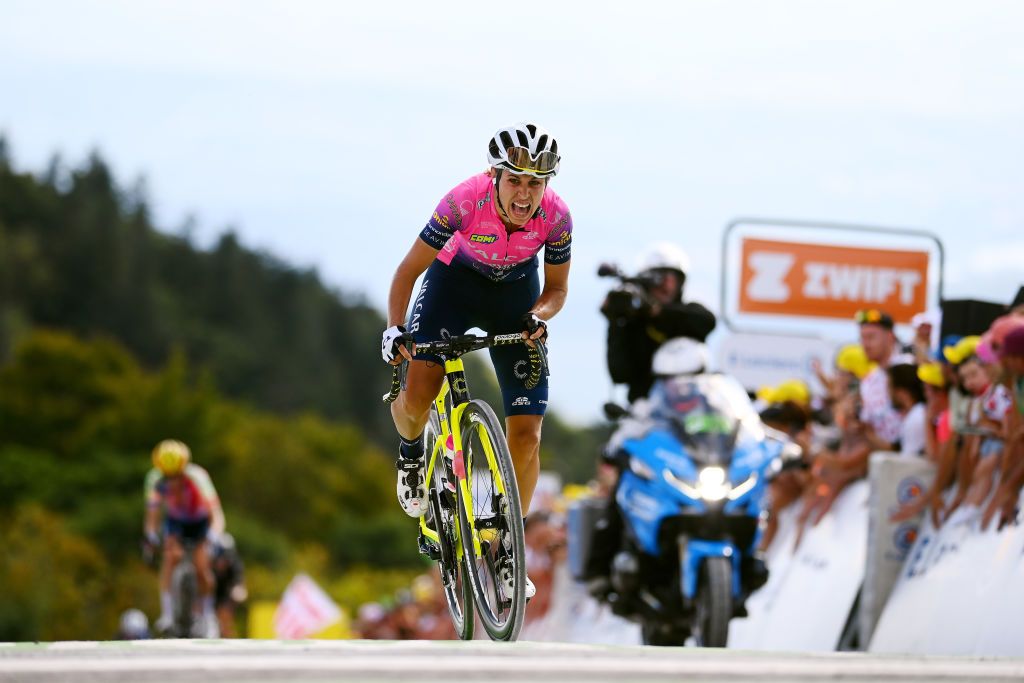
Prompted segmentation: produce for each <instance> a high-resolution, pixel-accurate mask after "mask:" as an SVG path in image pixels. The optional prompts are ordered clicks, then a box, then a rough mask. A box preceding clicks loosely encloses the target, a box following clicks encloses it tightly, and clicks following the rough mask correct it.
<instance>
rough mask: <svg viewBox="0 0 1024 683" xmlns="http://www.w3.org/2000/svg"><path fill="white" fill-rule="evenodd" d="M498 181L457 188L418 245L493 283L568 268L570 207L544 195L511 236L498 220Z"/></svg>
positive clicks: (479, 178) (484, 178)
mask: <svg viewBox="0 0 1024 683" xmlns="http://www.w3.org/2000/svg"><path fill="white" fill-rule="evenodd" d="M494 197H495V188H494V181H493V180H492V179H491V178H490V176H488V175H487V174H486V173H481V174H480V175H476V176H473V177H472V178H470V179H469V180H466V181H464V182H461V183H459V184H458V185H456V186H455V189H454V190H452V191H451V192H449V193H448V195H447V196H446V197H445V198H444V199H442V200H441V203H440V204H438V205H437V209H436V210H435V211H434V215H433V216H431V218H430V220H429V221H428V222H427V225H426V227H425V228H423V231H422V232H420V239H422V240H423V241H424V242H426V243H427V244H429V245H430V246H431V247H433V248H435V249H439V250H440V252H439V253H438V255H437V259H438V260H439V261H441V262H442V263H444V264H446V265H451V264H453V263H455V264H458V265H460V266H465V267H468V268H472V269H473V270H475V271H477V272H478V273H481V274H482V275H484V276H485V277H487V278H488V279H490V280H493V281H495V282H500V281H502V280H516V279H518V278H521V277H523V276H524V275H526V274H527V273H528V272H529V271H530V270H532V269H533V268H535V267H536V264H537V252H539V251H540V249H541V247H544V262H545V263H551V264H554V265H557V264H560V263H566V262H567V261H568V260H569V256H570V246H571V245H572V218H571V217H570V216H569V207H567V206H566V205H565V202H564V201H562V199H561V198H560V197H559V196H558V195H557V194H555V193H554V191H552V190H551V188H550V187H549V188H546V189H545V190H544V197H543V198H542V199H541V202H540V208H539V209H537V213H536V214H535V215H534V217H533V218H531V219H530V220H529V221H528V222H527V223H526V225H524V226H523V228H522V229H520V230H516V231H515V232H513V233H511V234H509V233H508V232H507V231H506V230H505V225H504V223H502V222H501V218H499V217H498V210H497V207H496V206H495V201H494Z"/></svg>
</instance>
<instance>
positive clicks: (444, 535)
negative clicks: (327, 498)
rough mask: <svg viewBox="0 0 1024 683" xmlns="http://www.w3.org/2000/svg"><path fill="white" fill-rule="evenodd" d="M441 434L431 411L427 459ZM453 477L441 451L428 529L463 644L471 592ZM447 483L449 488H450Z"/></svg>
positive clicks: (469, 628)
mask: <svg viewBox="0 0 1024 683" xmlns="http://www.w3.org/2000/svg"><path fill="white" fill-rule="evenodd" d="M440 433H441V430H440V427H439V426H438V418H437V412H436V411H435V410H433V409H431V411H430V421H429V422H428V423H427V428H426V430H425V431H424V434H423V440H424V448H425V452H426V453H427V457H430V454H431V453H433V451H434V443H435V442H436V441H437V437H438V434H440ZM455 482H456V479H455V475H454V474H453V473H452V471H451V462H450V461H449V459H448V458H447V457H446V456H445V454H444V451H443V450H442V452H441V453H438V455H437V459H436V461H435V462H434V470H433V473H432V475H431V481H430V482H429V485H428V488H427V505H428V506H429V507H428V510H429V513H430V521H429V522H428V523H429V524H430V526H432V527H433V528H434V530H435V531H437V537H438V546H439V548H440V559H438V561H437V570H438V573H439V574H440V575H441V588H442V590H444V598H445V602H447V603H448V613H449V614H450V615H451V618H452V625H453V626H454V627H455V634H456V635H457V636H458V637H459V638H461V639H462V640H472V639H473V626H474V623H475V622H474V619H473V591H472V589H471V588H470V586H469V581H468V578H467V576H466V569H465V558H464V557H463V550H462V543H461V537H460V535H459V526H458V512H457V506H458V500H459V497H458V495H457V494H456V491H455V490H452V489H454V488H455V486H454V485H455ZM449 483H450V484H451V486H449Z"/></svg>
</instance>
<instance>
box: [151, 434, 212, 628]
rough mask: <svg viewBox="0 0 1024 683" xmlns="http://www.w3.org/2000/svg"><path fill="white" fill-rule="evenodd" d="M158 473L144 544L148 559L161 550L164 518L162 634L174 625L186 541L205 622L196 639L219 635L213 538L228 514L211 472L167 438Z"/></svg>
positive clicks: (156, 459) (156, 458)
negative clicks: (175, 577) (176, 580)
mask: <svg viewBox="0 0 1024 683" xmlns="http://www.w3.org/2000/svg"><path fill="white" fill-rule="evenodd" d="M152 458H153V468H152V469H151V470H150V471H149V473H148V474H147V475H146V484H145V488H146V518H145V523H144V533H145V538H144V543H145V553H146V555H147V556H149V555H151V554H152V553H153V552H155V549H156V548H157V547H158V546H159V545H160V534H159V533H158V529H159V528H160V522H161V516H162V517H163V562H162V564H161V567H160V617H159V619H157V621H156V624H155V628H156V630H157V632H162V631H167V630H168V629H169V627H170V625H171V623H172V622H173V616H172V612H173V604H172V597H171V572H172V571H174V567H175V565H177V563H178V561H179V560H180V559H181V557H182V555H183V553H184V548H183V545H182V541H185V540H188V541H192V542H194V546H193V547H194V549H193V551H192V561H193V563H194V564H195V567H196V574H197V576H198V579H199V594H200V596H202V605H201V607H202V611H203V618H202V619H199V620H197V626H198V628H197V632H198V633H197V634H198V635H205V636H215V635H216V624H217V618H216V614H215V612H214V607H213V587H214V582H213V570H212V568H211V566H210V555H209V550H208V543H207V541H208V539H216V538H217V537H219V536H220V535H221V534H223V533H224V513H223V511H222V510H221V506H220V499H219V498H218V496H217V490H216V489H215V488H214V487H213V481H211V479H210V475H209V474H207V472H206V470H205V469H203V468H202V467H200V466H199V465H196V464H194V463H192V462H190V461H191V459H192V453H191V451H190V450H189V448H188V446H186V445H185V444H183V443H182V442H180V441H175V440H173V439H167V440H164V441H161V442H160V443H158V444H157V445H156V447H155V448H154V449H153V454H152Z"/></svg>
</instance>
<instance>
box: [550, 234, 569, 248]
mask: <svg viewBox="0 0 1024 683" xmlns="http://www.w3.org/2000/svg"><path fill="white" fill-rule="evenodd" d="M571 235H572V233H571V232H570V231H568V230H564V231H562V234H561V235H559V236H558V241H557V242H551V246H553V247H561V246H564V245H566V244H568V243H569V238H570V236H571Z"/></svg>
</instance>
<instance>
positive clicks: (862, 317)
mask: <svg viewBox="0 0 1024 683" xmlns="http://www.w3.org/2000/svg"><path fill="white" fill-rule="evenodd" d="M853 317H854V319H855V320H856V321H857V322H859V323H877V322H880V321H881V320H882V312H881V311H879V310H877V309H874V308H870V309H868V310H866V311H857V313H856V314H854V316H853Z"/></svg>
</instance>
